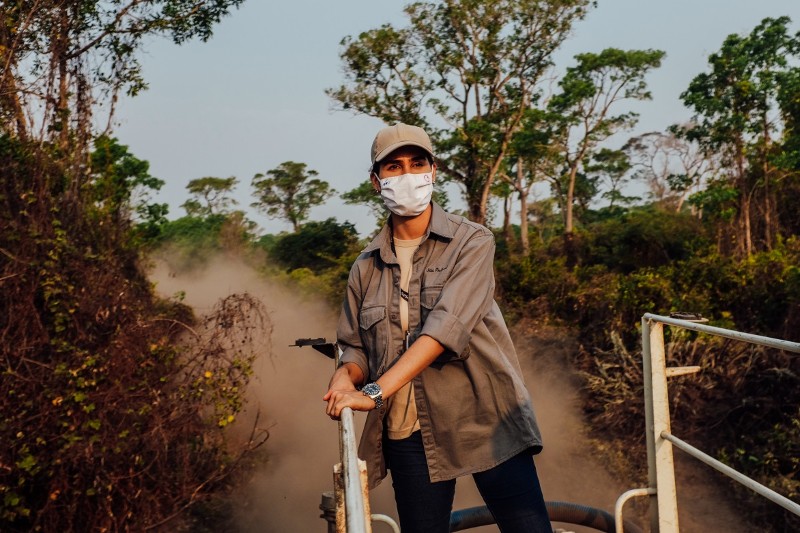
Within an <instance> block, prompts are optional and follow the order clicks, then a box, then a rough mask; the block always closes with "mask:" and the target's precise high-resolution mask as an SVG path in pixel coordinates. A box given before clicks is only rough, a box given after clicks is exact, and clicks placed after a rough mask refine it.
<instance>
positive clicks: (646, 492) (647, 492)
mask: <svg viewBox="0 0 800 533" xmlns="http://www.w3.org/2000/svg"><path fill="white" fill-rule="evenodd" d="M655 493H656V489H651V488H650V487H647V488H643V489H631V490H629V491H627V492H623V493H622V494H621V495H620V497H619V498H617V503H615V504H614V531H615V533H625V525H624V522H623V520H622V508H623V507H624V506H625V503H626V502H627V501H628V500H630V499H631V498H637V497H639V496H652V495H654V494H655Z"/></svg>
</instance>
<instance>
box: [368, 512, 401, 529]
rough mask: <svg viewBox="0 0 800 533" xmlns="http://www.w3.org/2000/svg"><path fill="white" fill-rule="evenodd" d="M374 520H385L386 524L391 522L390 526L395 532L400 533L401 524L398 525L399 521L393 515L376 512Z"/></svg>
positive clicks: (373, 516)
mask: <svg viewBox="0 0 800 533" xmlns="http://www.w3.org/2000/svg"><path fill="white" fill-rule="evenodd" d="M372 521H373V522H383V523H384V524H389V527H390V528H392V532H393V533H400V526H398V525H397V522H395V521H394V519H393V518H392V517H391V516H386V515H385V514H374V513H373V515H372Z"/></svg>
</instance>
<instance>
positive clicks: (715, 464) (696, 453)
mask: <svg viewBox="0 0 800 533" xmlns="http://www.w3.org/2000/svg"><path fill="white" fill-rule="evenodd" d="M661 437H662V438H664V439H666V440H668V441H670V442H671V443H672V444H674V445H675V447H677V448H679V449H680V450H683V451H684V452H686V453H688V454H689V455H691V456H692V457H694V458H695V459H697V460H699V461H702V462H703V463H705V464H707V465H708V466H710V467H711V468H714V469H715V470H718V471H720V472H722V473H723V474H725V475H726V476H728V477H729V478H732V479H734V480H735V481H738V482H739V483H741V484H742V485H744V486H745V487H747V488H748V489H750V490H752V491H754V492H756V493H758V494H760V495H761V496H763V497H765V498H766V499H768V500H770V501H771V502H773V503H777V504H778V505H780V506H781V507H783V508H784V509H786V510H788V511H789V512H790V513H792V514H794V515H797V516H800V504H797V503H795V502H793V501H792V500H790V499H789V498H786V497H785V496H781V495H780V494H778V493H777V492H775V491H774V490H772V489H769V488H767V487H765V486H764V485H762V484H761V483H759V482H757V481H755V480H753V479H750V478H749V477H747V476H745V475H744V474H741V473H739V472H737V471H736V470H734V469H733V468H731V467H729V466H728V465H726V464H725V463H722V462H720V461H717V460H716V459H714V458H713V457H711V456H710V455H708V454H705V453H703V452H701V451H700V450H698V449H697V448H695V447H694V446H692V445H691V444H689V443H687V442H685V441H682V440H681V439H679V438H678V437H676V436H675V435H672V434H671V433H668V432H666V431H664V432H662V433H661Z"/></svg>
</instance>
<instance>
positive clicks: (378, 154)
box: [370, 124, 433, 165]
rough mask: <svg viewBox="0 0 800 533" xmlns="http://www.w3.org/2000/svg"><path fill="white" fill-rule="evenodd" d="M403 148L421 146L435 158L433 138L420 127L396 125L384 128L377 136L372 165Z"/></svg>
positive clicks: (373, 148)
mask: <svg viewBox="0 0 800 533" xmlns="http://www.w3.org/2000/svg"><path fill="white" fill-rule="evenodd" d="M401 146H419V147H420V148H422V149H423V150H425V151H426V152H428V153H429V154H430V156H431V157H433V145H431V138H430V137H428V134H427V133H425V130H423V129H422V128H420V127H418V126H409V125H408V124H395V125H394V126H389V127H386V128H383V129H382V130H381V131H379V132H378V134H377V135H376V136H375V140H374V141H373V142H372V151H371V153H370V155H371V158H372V164H373V165H374V164H375V163H376V162H378V161H381V160H382V159H383V158H384V157H386V156H387V155H389V154H390V153H392V152H394V151H395V150H397V149H398V148H400V147H401Z"/></svg>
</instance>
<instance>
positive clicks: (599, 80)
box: [549, 48, 664, 255]
mask: <svg viewBox="0 0 800 533" xmlns="http://www.w3.org/2000/svg"><path fill="white" fill-rule="evenodd" d="M663 57H664V52H662V51H660V50H619V49H617V48H607V49H605V50H603V51H602V52H600V53H599V54H595V53H585V54H578V55H577V56H575V59H576V60H577V62H578V64H577V65H575V66H573V67H570V68H568V69H567V73H566V74H565V75H564V77H563V78H562V79H561V81H560V82H559V86H560V87H561V92H560V93H559V94H557V95H556V96H554V97H553V99H552V100H551V101H550V104H549V108H550V111H551V112H553V113H555V114H556V115H557V116H559V117H560V119H559V124H558V126H557V137H556V138H557V142H558V143H559V145H560V149H561V151H562V153H563V164H564V172H563V175H561V176H558V180H559V181H561V182H562V183H560V184H559V187H560V188H561V189H562V190H564V191H565V198H564V205H563V209H564V237H565V244H566V250H567V254H568V255H570V253H571V252H570V250H571V240H572V233H573V229H574V221H573V205H574V200H575V185H576V182H577V178H578V175H579V172H580V171H581V170H582V169H583V166H584V164H585V163H586V161H587V159H588V158H589V157H591V155H592V151H593V150H595V149H596V147H597V146H598V145H599V144H600V143H601V142H602V141H604V140H606V139H608V138H609V137H610V136H612V135H613V134H615V133H617V132H618V131H620V130H623V129H627V128H630V127H632V126H633V125H634V124H635V123H636V121H637V119H638V115H637V114H636V113H633V112H627V113H621V114H618V115H612V114H611V110H612V107H616V104H617V103H618V102H620V101H622V100H649V99H650V92H649V91H648V90H647V84H646V83H645V80H644V78H645V76H646V75H647V73H648V72H649V71H650V70H652V69H653V68H657V67H659V66H660V65H661V60H662V59H663Z"/></svg>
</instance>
